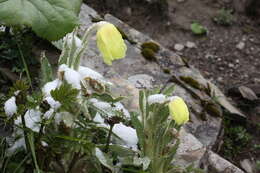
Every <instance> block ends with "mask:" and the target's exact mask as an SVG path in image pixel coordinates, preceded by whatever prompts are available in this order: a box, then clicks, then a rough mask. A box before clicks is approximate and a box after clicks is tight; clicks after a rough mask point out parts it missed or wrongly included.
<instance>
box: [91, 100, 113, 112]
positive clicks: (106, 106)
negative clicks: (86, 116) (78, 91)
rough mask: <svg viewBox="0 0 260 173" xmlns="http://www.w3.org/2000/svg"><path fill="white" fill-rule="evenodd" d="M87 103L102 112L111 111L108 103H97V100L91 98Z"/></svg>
mask: <svg viewBox="0 0 260 173" xmlns="http://www.w3.org/2000/svg"><path fill="white" fill-rule="evenodd" d="M89 101H90V102H91V103H92V104H93V106H95V107H97V108H98V109H100V110H103V111H111V110H112V107H111V105H110V104H109V103H108V102H103V101H99V100H98V99H95V98H92V99H89Z"/></svg>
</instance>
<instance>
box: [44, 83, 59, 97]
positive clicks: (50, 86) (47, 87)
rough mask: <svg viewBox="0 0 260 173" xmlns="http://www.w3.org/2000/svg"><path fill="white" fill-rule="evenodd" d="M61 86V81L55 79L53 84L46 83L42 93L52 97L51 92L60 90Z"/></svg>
mask: <svg viewBox="0 0 260 173" xmlns="http://www.w3.org/2000/svg"><path fill="white" fill-rule="evenodd" d="M60 84H61V81H60V80H59V79H55V80H53V81H51V82H48V83H46V84H45V85H44V86H43V88H42V92H43V93H44V94H45V95H46V96H50V95H51V94H50V93H51V91H52V90H55V89H56V88H58V87H59V86H60Z"/></svg>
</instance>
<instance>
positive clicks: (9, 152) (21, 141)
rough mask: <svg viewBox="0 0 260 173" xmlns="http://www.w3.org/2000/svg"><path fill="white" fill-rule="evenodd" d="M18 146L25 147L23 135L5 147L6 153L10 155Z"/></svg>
mask: <svg viewBox="0 0 260 173" xmlns="http://www.w3.org/2000/svg"><path fill="white" fill-rule="evenodd" d="M19 148H24V149H26V146H25V140H24V137H21V138H20V139H18V140H16V141H15V142H14V144H13V145H12V146H11V147H10V148H8V149H7V154H8V155H12V154H13V153H14V152H15V151H16V150H17V149H19Z"/></svg>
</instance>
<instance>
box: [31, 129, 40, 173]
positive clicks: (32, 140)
mask: <svg viewBox="0 0 260 173" xmlns="http://www.w3.org/2000/svg"><path fill="white" fill-rule="evenodd" d="M28 142H29V145H30V150H31V153H32V158H33V162H34V166H35V169H36V170H35V172H36V173H41V170H40V168H39V166H38V162H37V158H36V154H35V146H34V135H33V132H29V133H28Z"/></svg>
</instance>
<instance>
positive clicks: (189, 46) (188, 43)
mask: <svg viewBox="0 0 260 173" xmlns="http://www.w3.org/2000/svg"><path fill="white" fill-rule="evenodd" d="M186 47H187V48H196V44H195V43H194V42H191V41H187V43H186Z"/></svg>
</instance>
